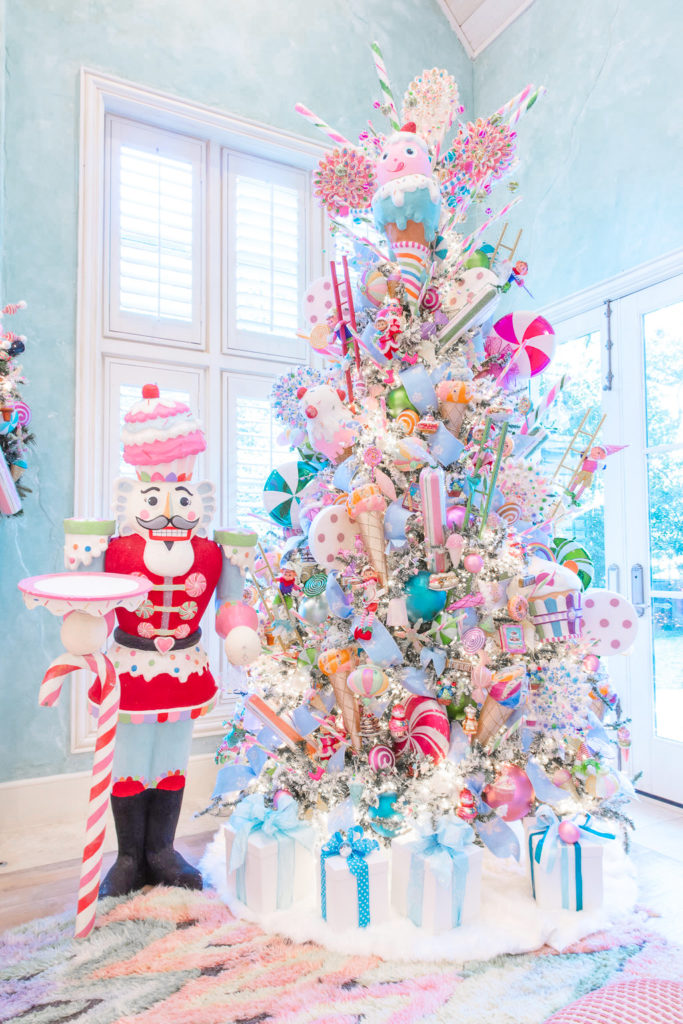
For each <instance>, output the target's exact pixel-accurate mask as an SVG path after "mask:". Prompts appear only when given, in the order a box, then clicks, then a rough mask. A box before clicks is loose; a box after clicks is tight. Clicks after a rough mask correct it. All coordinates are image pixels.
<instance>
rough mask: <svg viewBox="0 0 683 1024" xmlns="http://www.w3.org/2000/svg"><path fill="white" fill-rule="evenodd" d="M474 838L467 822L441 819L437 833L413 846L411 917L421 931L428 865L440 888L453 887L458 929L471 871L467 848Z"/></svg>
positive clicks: (425, 835) (424, 836) (426, 835)
mask: <svg viewBox="0 0 683 1024" xmlns="http://www.w3.org/2000/svg"><path fill="white" fill-rule="evenodd" d="M473 842H474V834H473V832H472V829H471V828H470V826H469V825H466V824H465V822H464V821H458V820H455V819H449V818H445V819H442V820H441V821H440V822H439V824H438V826H437V829H436V832H427V833H423V834H422V836H421V837H420V839H419V840H418V841H417V843H416V844H415V845H414V846H413V850H412V855H411V858H410V874H409V876H408V917H409V918H410V920H411V921H412V922H413V924H416V925H417V926H418V928H419V927H420V926H421V924H422V902H423V892H424V876H425V865H426V864H427V863H429V866H430V868H431V869H432V871H433V872H434V875H435V877H436V880H437V882H438V883H439V885H441V886H444V887H445V886H447V885H448V884H449V882H450V884H451V922H452V926H453V928H458V927H459V926H460V923H461V921H462V909H463V903H464V900H465V885H466V881H467V872H468V870H469V859H468V857H467V847H468V846H470V845H471V844H472V843H473Z"/></svg>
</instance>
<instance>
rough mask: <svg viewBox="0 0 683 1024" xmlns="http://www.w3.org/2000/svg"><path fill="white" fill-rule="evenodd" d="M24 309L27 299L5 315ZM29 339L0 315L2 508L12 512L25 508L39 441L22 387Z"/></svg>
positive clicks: (7, 309) (15, 305) (4, 310)
mask: <svg viewBox="0 0 683 1024" xmlns="http://www.w3.org/2000/svg"><path fill="white" fill-rule="evenodd" d="M22 309H26V303H25V302H15V303H10V304H9V305H7V306H5V307H4V309H3V310H2V314H1V316H2V317H4V316H13V315H14V314H15V313H17V312H19V310H22ZM25 343H26V338H25V337H24V336H23V335H21V334H15V333H14V331H11V330H9V329H7V328H6V326H5V325H4V324H3V322H2V319H1V317H0V455H1V456H2V457H1V458H0V512H2V513H3V515H8V516H9V515H16V513H17V512H20V511H21V499H22V498H23V497H24V496H25V495H26V494H28V493H30V489H29V488H28V487H26V486H25V485H23V484H22V483H21V482H20V481H21V476H22V474H23V473H24V470H25V469H26V468H27V462H26V453H27V448H28V446H29V445H31V444H34V443H35V438H34V436H33V434H32V433H31V432H30V431H29V430H28V425H29V423H30V421H31V411H30V409H29V407H28V405H27V404H26V402H24V401H23V400H22V397H21V392H20V390H19V386H20V385H21V384H26V379H25V377H24V376H23V374H22V369H21V366H20V365H19V364H18V363H17V362H16V360H17V357H18V356H20V355H21V353H22V352H23V351H24V349H25V348H26V344H25Z"/></svg>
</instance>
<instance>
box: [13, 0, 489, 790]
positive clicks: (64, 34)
mask: <svg viewBox="0 0 683 1024" xmlns="http://www.w3.org/2000/svg"><path fill="white" fill-rule="evenodd" d="M3 11H4V2H3V0H0V29H1V28H2V12H3ZM389 11H390V16H389V13H388V12H389ZM4 28H5V50H4V53H5V66H6V71H5V75H4V79H0V90H2V91H0V118H1V117H2V112H3V95H4V114H5V123H4V136H3V138H2V141H3V146H2V149H3V151H4V155H5V159H6V165H5V168H4V187H3V188H2V197H1V199H0V202H1V203H2V207H0V210H2V209H4V218H2V219H3V220H4V223H3V224H2V225H0V227H2V235H3V238H4V247H3V265H2V271H1V273H2V282H3V288H2V298H3V301H9V300H11V301H14V300H16V299H20V298H23V299H26V301H27V302H28V304H29V308H28V310H27V312H25V313H22V314H20V315H18V316H17V317H16V318H15V324H13V326H14V327H15V329H16V330H18V331H20V332H21V333H23V334H26V335H27V336H28V339H29V340H28V345H27V351H26V355H25V357H24V359H23V366H24V369H25V374H26V376H27V378H28V379H29V381H30V384H29V386H27V387H26V388H25V389H24V397H25V399H26V401H27V402H28V403H29V404H30V405H31V407H32V410H33V417H34V418H33V426H34V428H35V433H36V436H37V438H38V445H39V447H38V449H37V450H36V452H35V453H34V454H33V455H32V456H31V470H30V472H29V473H27V474H26V477H25V479H26V481H27V483H28V484H29V486H31V487H32V488H33V494H32V495H30V496H29V497H28V498H27V500H26V504H25V509H26V513H25V515H24V516H23V517H20V518H15V519H12V520H6V519H5V520H3V521H2V522H0V600H1V605H0V607H2V612H3V619H2V621H3V627H2V643H1V644H0V780H7V779H15V778H24V777H30V776H36V775H48V774H53V773H58V772H63V771H70V770H77V769H84V768H86V767H88V765H89V763H90V758H89V756H73V755H71V754H70V753H69V701H68V686H67V687H65V693H64V696H63V698H62V701H61V703H60V705H59V706H58V708H53V709H47V708H38V707H37V694H38V685H39V682H40V679H41V677H42V673H43V671H44V669H45V667H46V666H47V665H48V663H49V662H50V660H51V659H52V658H53V657H55V655H56V654H58V653H59V651H60V644H59V636H58V634H59V622H58V620H56V619H55V618H54V617H53V616H51V615H50V614H49V613H47V612H45V611H42V610H37V611H33V612H31V613H30V614H29V613H28V612H27V611H26V610H25V609H24V606H23V604H22V603H21V601H20V598H19V594H18V592H17V590H16V581H17V580H18V579H19V578H20V577H22V576H27V575H31V574H34V573H40V572H54V571H57V570H59V569H61V568H62V565H61V558H62V555H61V548H62V526H61V524H62V520H63V519H64V517H65V516H68V515H70V514H71V511H72V504H73V472H74V455H73V429H74V404H75V390H76V380H75V371H74V366H75V314H76V272H77V218H78V177H77V175H78V131H79V126H78V116H79V115H78V111H79V95H78V90H79V85H78V80H79V70H80V68H81V66H83V65H85V66H88V67H91V68H97V69H99V70H102V71H106V72H110V73H112V74H115V75H119V76H121V77H123V78H127V79H130V80H131V81H134V82H137V83H141V84H144V85H149V86H153V87H155V88H158V89H161V90H164V91H167V92H169V93H172V94H175V95H178V96H182V97H186V98H189V99H192V100H195V101H198V102H201V103H205V104H208V105H211V106H215V107H220V108H222V109H224V110H226V111H228V112H231V113H235V114H239V115H242V116H244V117H248V118H253V119H255V120H259V121H263V122H266V123H268V124H271V125H275V126H278V127H281V128H285V129H289V130H291V131H295V132H300V133H306V131H307V128H306V126H305V125H304V123H303V122H302V121H301V119H300V118H299V117H297V115H296V114H295V113H294V112H293V106H294V103H295V102H296V101H297V100H301V101H302V102H304V103H306V104H307V105H308V106H310V107H312V108H313V109H315V110H316V111H317V112H319V113H320V114H321V115H322V116H324V117H325V118H326V119H327V120H328V121H329V122H330V123H332V124H334V125H335V126H336V127H338V128H339V129H340V130H341V131H342V132H344V133H346V134H348V135H353V134H354V133H357V132H358V131H360V130H361V128H362V127H363V125H364V121H365V118H366V117H367V116H368V115H369V114H370V113H371V109H370V106H371V105H370V103H369V98H370V97H374V96H376V95H377V93H378V90H377V84H376V78H375V74H374V68H373V64H372V59H371V54H370V51H369V42H370V41H371V40H372V39H377V40H378V41H379V43H380V45H381V46H382V48H383V51H384V55H385V59H386V62H387V66H388V68H389V70H390V74H391V77H392V80H393V82H394V83H395V88H396V91H397V93H399V95H400V94H402V92H403V89H404V88H405V86H406V85H407V84H408V82H409V81H410V79H411V78H412V77H413V75H414V74H416V73H418V72H419V71H420V70H422V68H423V67H433V66H434V65H437V66H439V67H446V68H448V69H449V70H450V71H451V72H452V73H453V74H454V75H455V76H456V78H457V79H458V81H459V83H460V88H461V94H462V98H463V102H464V103H465V105H466V106H467V108H468V110H470V109H471V106H472V77H473V72H472V66H471V64H470V62H469V61H468V60H467V58H466V56H465V54H464V51H463V50H462V48H461V46H460V44H459V42H458V41H457V38H456V37H455V35H454V34H453V33H452V32H451V30H450V29H449V27H448V25H447V23H446V21H445V19H444V17H443V15H442V14H441V12H440V9H439V7H438V4H437V2H436V0H391V2H390V4H389V5H388V4H387V3H386V0H284V2H283V0H248V2H245V3H238V2H237V0H231V2H227V0H201V3H194V4H192V3H187V2H185V0H118V2H117V3H116V4H114V3H111V0H30V2H19V0H15V2H12V3H9V4H8V5H7V9H6V12H5V18H4ZM0 173H2V172H0ZM0 184H3V179H2V178H1V177H0ZM0 217H2V214H1V213H0ZM214 746H215V743H214V741H213V740H211V739H204V740H202V741H198V742H197V744H196V750H197V751H200V750H209V749H213V747H214Z"/></svg>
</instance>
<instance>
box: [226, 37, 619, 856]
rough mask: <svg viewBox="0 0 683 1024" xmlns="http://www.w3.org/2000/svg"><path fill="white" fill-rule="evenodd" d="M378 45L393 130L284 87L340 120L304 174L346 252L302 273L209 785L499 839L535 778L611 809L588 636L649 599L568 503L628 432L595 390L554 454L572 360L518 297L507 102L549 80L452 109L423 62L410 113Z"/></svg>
mask: <svg viewBox="0 0 683 1024" xmlns="http://www.w3.org/2000/svg"><path fill="white" fill-rule="evenodd" d="M373 52H374V56H375V63H376V67H377V71H378V76H379V82H380V90H381V93H380V94H381V99H380V100H379V101H378V102H375V104H374V108H375V112H376V113H377V112H378V113H379V114H381V115H382V116H383V117H384V118H386V119H387V122H388V124H387V126H386V128H385V129H384V130H380V129H378V128H376V127H375V126H374V125H373V123H372V121H368V128H366V129H365V130H364V131H362V132H361V134H360V136H359V140H358V142H357V143H354V142H351V141H349V140H347V139H345V138H343V137H342V136H340V135H339V133H337V132H336V131H335V130H334V129H333V128H331V127H329V126H328V125H327V124H325V122H324V121H322V120H321V119H320V118H318V117H317V116H316V115H315V114H313V113H312V112H311V111H310V110H309V109H308V108H306V107H303V106H301V105H299V106H298V107H297V109H298V111H299V113H301V114H302V115H303V116H304V117H306V118H307V119H308V120H309V121H310V122H311V123H313V124H315V125H316V126H317V127H318V128H319V129H321V130H322V131H323V132H324V133H325V134H326V136H327V137H328V138H329V139H330V141H331V143H332V144H333V147H332V148H331V149H330V151H329V153H328V154H327V155H326V156H325V158H324V159H323V160H322V161H321V163H320V166H319V168H318V170H317V171H316V172H315V174H314V185H315V192H316V195H317V197H318V199H319V201H320V203H321V204H322V205H323V206H324V207H325V209H326V210H327V212H328V213H329V215H330V217H331V221H332V225H333V230H334V232H335V233H336V235H337V241H338V243H339V244H338V250H339V251H340V252H345V253H346V255H344V256H343V257H342V258H340V259H339V261H338V262H336V263H334V262H333V263H332V264H331V265H330V268H329V272H328V273H327V274H326V275H325V276H324V277H323V278H321V279H319V280H317V281H314V282H312V283H311V285H310V286H309V287H308V289H307V291H306V295H305V296H304V297H303V307H302V308H303V318H304V323H303V324H302V331H303V333H305V334H306V336H307V337H309V339H310V343H311V346H312V347H313V349H314V350H315V352H316V353H318V355H321V356H323V357H324V368H322V369H313V368H309V367H300V368H298V369H296V370H294V371H292V372H290V373H288V374H286V375H285V376H283V377H282V378H281V379H280V380H279V381H278V382H277V385H276V387H275V389H274V393H273V399H274V407H275V410H276V413H277V415H278V417H279V418H280V420H281V421H282V424H283V428H284V430H285V432H286V436H287V438H288V440H289V442H290V444H291V446H292V449H293V454H292V458H291V461H289V462H286V463H285V464H284V465H281V466H279V467H278V468H277V469H276V470H274V471H273V473H272V474H271V475H270V477H269V478H268V480H267V482H266V483H265V489H264V504H265V508H266V510H267V511H268V513H269V515H270V516H271V518H272V520H273V521H274V523H275V524H277V527H278V528H280V531H281V532H280V535H279V537H276V538H273V537H271V538H270V539H268V538H265V539H264V541H263V543H262V546H261V558H260V559H259V560H257V562H256V564H255V565H254V571H253V582H254V584H255V585H254V587H253V588H251V599H252V602H253V603H254V605H255V606H256V607H257V610H258V613H259V617H260V619H261V623H262V635H263V638H264V654H263V656H262V657H261V658H260V659H259V660H258V661H257V662H256V663H255V664H253V665H252V666H251V667H250V669H249V671H248V674H245V676H244V693H243V695H242V698H241V699H240V701H239V702H238V709H237V715H236V718H235V720H234V722H233V723H232V725H231V728H230V731H229V732H228V734H227V735H226V737H225V739H224V741H223V743H222V744H221V746H220V749H219V751H218V754H217V762H218V763H219V765H220V766H221V767H220V770H219V773H218V779H217V785H216V790H215V794H214V801H215V802H216V803H223V804H234V803H236V802H238V801H240V800H242V799H243V798H244V796H245V794H246V793H251V792H254V791H257V792H260V793H261V794H263V797H264V801H265V803H264V805H265V806H267V807H270V806H275V807H277V804H278V800H279V799H281V797H282V794H283V793H288V794H291V796H292V797H294V799H295V800H296V801H297V802H298V805H299V814H300V815H301V816H302V817H305V818H308V819H309V820H312V821H313V822H314V823H318V824H319V825H320V828H321V831H323V832H327V831H328V830H329V831H330V832H332V831H334V830H335V829H339V828H342V829H348V828H350V827H351V826H353V825H360V826H362V827H363V828H364V830H365V833H366V835H370V836H373V837H374V836H377V837H378V838H379V840H380V841H381V842H384V843H385V844H386V843H388V842H389V840H391V839H392V838H394V837H396V836H397V835H398V834H399V833H401V832H403V831H404V830H406V828H407V827H409V826H410V825H411V824H414V823H415V822H417V821H418V820H422V821H424V819H425V818H426V819H427V820H428V823H430V824H431V828H432V829H436V828H437V827H438V823H439V821H441V820H442V819H443V818H444V816H449V815H455V816H457V818H459V819H460V820H461V821H465V822H468V823H471V825H472V828H473V830H474V832H475V833H476V836H477V838H478V841H479V842H480V843H481V844H483V845H484V846H486V847H488V848H489V849H490V850H491V851H492V852H493V853H494V854H496V855H498V856H503V857H505V856H508V855H510V854H513V855H516V854H517V853H519V838H518V836H517V835H516V833H515V830H514V829H512V828H511V827H510V824H509V823H510V822H514V821H516V820H519V819H523V818H527V817H530V816H532V815H533V814H534V813H535V812H536V811H537V810H538V808H539V807H540V806H541V805H546V807H547V806H549V807H550V808H551V809H552V813H553V815H555V816H556V819H557V821H559V822H560V826H559V827H560V829H561V830H562V831H561V835H562V838H563V840H564V841H565V842H575V841H576V839H577V838H578V836H579V827H580V825H581V824H582V823H585V822H586V820H587V819H586V814H587V813H590V814H596V815H598V816H600V817H602V818H609V819H611V820H612V823H613V824H617V825H618V824H621V825H622V826H623V827H624V832H625V826H627V825H628V824H629V822H628V818H627V816H626V814H625V812H624V804H625V802H626V801H627V800H628V797H629V794H630V792H631V786H630V783H629V782H628V780H627V778H626V777H625V775H624V774H623V772H622V770H621V769H622V767H623V762H624V761H625V759H626V758H627V756H628V744H629V737H628V729H627V725H626V723H625V722H624V721H623V720H622V718H621V712H620V707H619V701H618V699H617V698H616V696H615V694H614V693H613V691H612V689H611V687H610V683H609V678H608V675H607V672H606V669H605V667H604V664H603V662H602V660H601V659H602V658H603V656H605V655H613V654H620V653H623V652H625V651H626V650H627V649H628V648H629V647H630V645H631V643H632V641H633V638H634V635H635V622H636V618H635V613H634V611H633V609H632V608H631V606H630V605H629V604H628V602H626V601H625V600H624V599H623V598H622V597H621V596H620V595H618V594H613V593H609V592H607V591H604V590H597V589H591V582H592V578H593V566H592V562H591V557H590V554H589V552H588V551H587V550H586V548H585V546H584V544H583V543H582V542H579V541H578V540H575V539H573V538H574V534H573V526H572V520H573V517H574V516H575V515H576V513H577V510H578V509H579V508H580V503H581V501H582V500H585V499H586V497H587V496H588V494H589V493H590V485H591V482H592V481H593V477H594V475H595V473H596V472H597V471H598V470H599V469H600V468H601V466H602V464H603V462H604V459H605V458H606V457H607V456H608V455H609V454H610V453H611V452H612V451H614V450H615V448H614V446H611V447H610V446H608V445H605V444H603V443H602V439H601V437H600V435H599V432H600V428H601V426H602V423H601V421H600V419H599V416H598V415H596V413H595V411H594V410H590V409H587V410H586V415H585V416H584V417H583V419H582V421H581V424H580V426H579V428H578V430H576V431H575V432H574V433H573V436H572V437H571V439H570V441H569V444H568V445H566V446H563V453H561V455H560V456H558V458H557V459H556V460H555V463H554V464H551V466H550V468H548V459H547V458H546V459H545V460H542V455H543V446H544V443H546V442H547V441H548V439H549V438H553V437H555V436H557V435H556V431H555V426H554V403H555V401H556V399H557V397H558V396H559V395H560V394H561V392H562V389H563V387H564V386H567V387H570V386H571V385H568V384H566V381H565V380H564V378H559V379H555V378H554V377H553V366H552V362H553V355H554V352H555V348H556V338H555V334H554V331H553V328H552V326H551V324H550V323H549V322H548V321H547V320H546V319H545V318H544V317H543V316H542V315H539V314H538V313H537V312H536V311H530V312H526V311H519V310H517V309H513V306H516V305H517V304H518V299H519V297H520V296H521V295H522V291H521V289H522V288H526V282H527V281H530V280H531V279H532V275H533V268H531V271H530V272H529V274H528V275H527V270H528V268H527V265H526V263H525V262H523V260H522V259H521V258H520V253H519V252H518V250H519V241H520V236H519V234H518V235H517V237H516V238H513V237H511V236H512V235H513V233H512V232H509V233H508V229H507V225H505V224H504V218H505V215H506V214H507V213H508V211H509V210H510V208H511V206H512V205H513V204H514V203H516V202H517V201H518V198H517V197H514V198H511V197H510V193H513V192H516V189H517V184H516V182H514V181H513V180H512V174H513V172H515V171H516V169H517V167H518V157H517V135H516V131H515V128H516V125H517V123H518V122H519V120H520V119H521V118H522V117H523V116H525V115H526V113H527V112H528V111H529V110H530V109H531V108H532V107H533V105H534V103H535V102H536V100H537V99H538V98H539V96H540V95H541V94H542V92H543V90H542V89H538V88H535V87H534V86H528V87H527V88H525V89H524V90H523V91H522V92H521V93H520V94H519V95H518V96H516V97H515V98H514V99H512V100H510V102H509V103H506V104H505V105H504V106H503V107H501V108H500V109H499V110H497V111H496V112H495V113H493V114H492V115H491V116H489V117H486V118H480V119H477V120H476V121H467V120H466V119H465V118H464V117H463V115H464V110H463V108H462V107H461V106H460V105H459V99H458V88H457V85H456V83H455V81H454V80H453V78H452V77H451V76H450V75H449V74H448V73H447V72H445V71H442V70H437V69H432V70H430V71H424V72H423V73H422V74H421V75H419V76H418V77H417V78H415V80H414V81H413V82H411V83H410V85H409V86H408V88H407V90H406V93H405V96H404V99H403V104H402V110H401V114H400V116H399V114H398V111H397V107H396V105H395V101H394V99H393V96H392V91H391V88H390V85H389V81H388V79H387V75H386V71H385V69H384V65H383V62H382V57H381V54H380V52H379V48H378V47H377V46H376V45H374V46H373ZM376 113H375V114H373V116H376ZM498 185H499V186H500V189H502V190H507V194H505V196H504V201H503V202H498V203H497V206H495V205H494V204H495V200H494V198H493V192H494V187H495V186H498ZM472 223H476V224H477V225H478V226H476V227H475V228H474V230H469V231H467V229H466V225H467V226H468V227H469V228H470V229H471V226H472ZM524 297H525V300H526V301H525V303H524V305H528V300H529V295H528V292H527V293H526V294H525V296H524ZM541 375H542V379H543V388H540V387H539V386H538V384H539V381H540V380H541Z"/></svg>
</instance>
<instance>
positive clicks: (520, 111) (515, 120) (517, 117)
mask: <svg viewBox="0 0 683 1024" xmlns="http://www.w3.org/2000/svg"><path fill="white" fill-rule="evenodd" d="M547 91H548V90H547V89H546V88H545V87H544V86H541V87H540V88H539V89H536V91H535V92H533V93H532V94H531V96H530V97H529V99H528V100H527V101H526V103H523V104H521V105H520V106H519V107H518V108H517V110H516V111H515V112H514V114H512V115H511V117H510V121H509V124H510V127H512V125H515V124H519V122H520V121H521V119H522V118H523V117H524V115H525V114H526V112H527V110H531V108H532V107H533V105H534V103H535V102H536V100H537V99H538V98H539V96H545V94H546V92H547Z"/></svg>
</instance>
